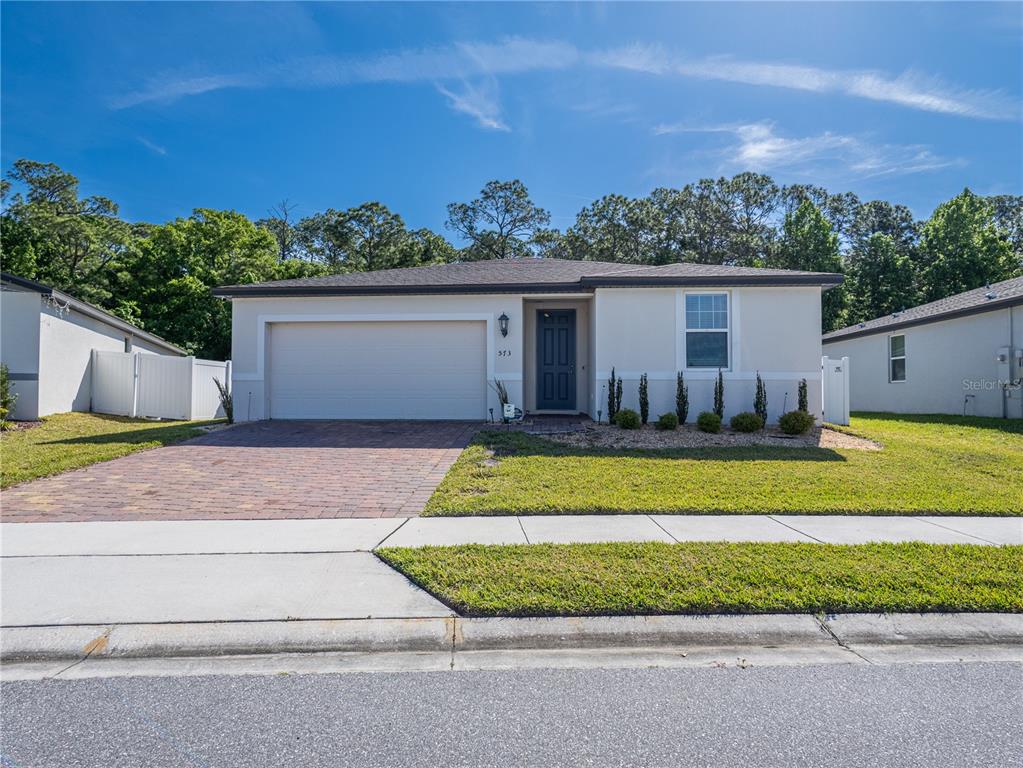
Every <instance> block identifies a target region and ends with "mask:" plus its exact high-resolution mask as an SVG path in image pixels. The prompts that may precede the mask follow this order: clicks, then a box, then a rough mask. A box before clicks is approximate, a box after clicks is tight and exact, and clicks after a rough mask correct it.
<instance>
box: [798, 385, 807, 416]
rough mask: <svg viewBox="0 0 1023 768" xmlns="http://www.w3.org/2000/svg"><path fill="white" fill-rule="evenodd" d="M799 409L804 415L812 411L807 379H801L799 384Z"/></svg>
mask: <svg viewBox="0 0 1023 768" xmlns="http://www.w3.org/2000/svg"><path fill="white" fill-rule="evenodd" d="M797 407H798V408H799V410H801V411H803V413H808V412H809V410H810V404H809V400H808V399H807V396H806V379H801V380H800V382H799V405H798V406H797Z"/></svg>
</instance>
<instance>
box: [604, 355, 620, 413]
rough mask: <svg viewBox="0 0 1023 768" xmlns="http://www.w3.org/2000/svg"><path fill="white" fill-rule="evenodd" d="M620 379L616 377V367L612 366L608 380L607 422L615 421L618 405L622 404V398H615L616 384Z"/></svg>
mask: <svg viewBox="0 0 1023 768" xmlns="http://www.w3.org/2000/svg"><path fill="white" fill-rule="evenodd" d="M617 381H618V379H617V378H616V377H615V369H614V367H613V366H612V368H611V378H610V379H608V380H607V423H608V424H614V423H615V414H616V413H618V408H617V406H618V405H621V402H622V400H621V398H618V399H617V400H616V399H615V384H616V383H617Z"/></svg>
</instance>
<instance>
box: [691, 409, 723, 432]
mask: <svg viewBox="0 0 1023 768" xmlns="http://www.w3.org/2000/svg"><path fill="white" fill-rule="evenodd" d="M696 428H697V429H699V430H700V431H701V432H720V431H721V417H720V416H718V415H717V414H716V413H712V412H711V411H704V412H703V413H701V414H700V415H699V416H697V417H696Z"/></svg>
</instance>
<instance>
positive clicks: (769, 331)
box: [594, 287, 822, 421]
mask: <svg viewBox="0 0 1023 768" xmlns="http://www.w3.org/2000/svg"><path fill="white" fill-rule="evenodd" d="M688 292H694V293H707V292H710V293H721V292H724V293H727V294H728V296H729V315H730V318H729V325H730V334H731V335H730V339H729V342H730V343H729V357H730V367H729V369H728V370H725V371H723V372H722V375H723V377H724V380H725V418H730V417H731V416H732V415H734V414H736V413H739V412H740V411H749V410H752V409H753V394H754V391H755V388H756V374H757V372H758V371H759V372H760V375H761V377H762V378H763V379H764V382H765V386H766V388H767V399H768V418H769V420H771V421H775V420H777V418H778V416H780V415H781V413H782V412H783V408H784V409H787V410H792V409H793V408H795V406H796V390H797V387H798V383H799V380H800V379H803V378H805V379H806V380H807V384H808V394H809V401H810V402H809V406H810V411H811V412H812V413H815V414H816V415H817V417H818V418H821V416H822V412H821V411H822V405H821V393H820V359H821V343H820V333H819V329H820V289H819V288H816V287H807V288H802V287H800V288H731V289H713V288H699V289H695V288H694V289H688V288H684V289H683V288H657V289H650V288H645V289H621V288H601V289H598V290H597V291H596V295H595V297H594V314H595V317H596V342H595V348H596V363H595V381H594V390H595V392H596V399H597V403H598V406H599V408H600V409H601V410H603V411H604V412H606V411H607V404H606V401H607V379H608V377H609V376H610V373H611V368H612V366H613V367H614V368H615V371H616V374H617V375H618V376H620V377H621V378H623V379H624V397H623V405H624V406H625V407H628V408H638V406H639V394H638V392H639V377H640V375H641V374H643V373H646V374H647V378H648V381H649V397H650V416H651V419H653V418H655V417H656V416H657V415H658V414H660V413H665V412H668V411H674V408H675V386H676V385H675V377H676V373H677V372H678V371H683V372H684V375H685V378H686V381H687V383H688V387H689V403H690V405H689V412H690V418H692V419H695V418H696V415H697V414H699V412H700V411H705V410H710V409H711V408H712V406H713V400H714V397H713V387H714V379H715V378H716V377H717V370H716V369H715V370H711V369H686V368H685V365H684V363H685V313H684V307H685V294H686V293H688Z"/></svg>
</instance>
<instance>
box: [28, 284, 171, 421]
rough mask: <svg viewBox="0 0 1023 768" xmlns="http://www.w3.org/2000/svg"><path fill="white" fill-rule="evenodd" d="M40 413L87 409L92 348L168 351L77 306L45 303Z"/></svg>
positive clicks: (41, 329) (41, 317) (41, 315)
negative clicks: (58, 306) (63, 307)
mask: <svg viewBox="0 0 1023 768" xmlns="http://www.w3.org/2000/svg"><path fill="white" fill-rule="evenodd" d="M38 320H39V415H40V416H47V415H49V414H51V413H67V412H68V411H88V410H89V408H90V403H91V400H92V350H94V349H98V350H103V351H109V352H124V351H125V339H126V338H129V339H130V340H131V349H132V351H134V352H145V353H155V354H167V352H166V350H163V349H160V348H157V347H155V346H153V345H151V344H149V343H147V342H145V341H143V340H141V339H138V338H136V337H133V336H131V334H129V333H126V332H124V331H122V330H120V329H119V328H114V327H113V326H110V325H107V324H106V323H104V322H103V321H102V320H98V319H96V318H92V317H87V316H86V315H83V314H81V313H80V312H77V311H75V310H74V309H69V310H66V311H64V312H58V311H57V310H56V309H55V308H54V307H52V306H50V305H47V304H43V305H42V310H41V312H40V313H39V317H38Z"/></svg>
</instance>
